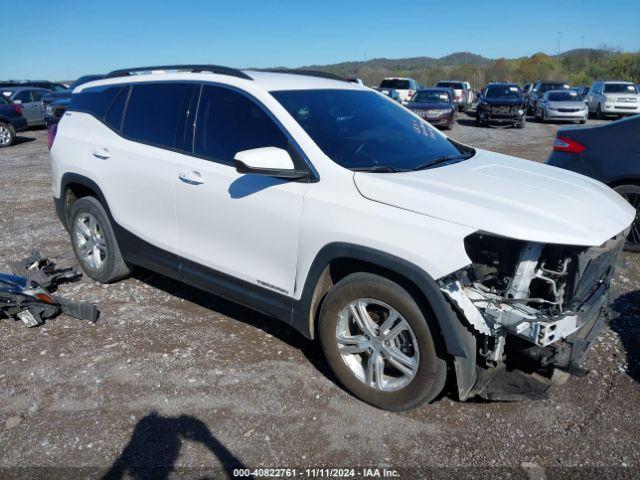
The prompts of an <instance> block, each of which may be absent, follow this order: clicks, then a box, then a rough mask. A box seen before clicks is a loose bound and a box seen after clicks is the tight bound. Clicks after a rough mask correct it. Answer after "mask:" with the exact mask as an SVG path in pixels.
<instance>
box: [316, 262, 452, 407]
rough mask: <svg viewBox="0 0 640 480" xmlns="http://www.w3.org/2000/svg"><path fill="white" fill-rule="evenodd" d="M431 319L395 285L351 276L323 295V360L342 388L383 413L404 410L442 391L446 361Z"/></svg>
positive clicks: (375, 277) (360, 275)
mask: <svg viewBox="0 0 640 480" xmlns="http://www.w3.org/2000/svg"><path fill="white" fill-rule="evenodd" d="M433 324H434V322H433V319H432V318H430V317H429V316H428V314H427V316H425V313H424V312H423V311H422V309H421V308H420V307H419V306H418V304H417V303H416V301H415V300H414V299H413V297H412V296H411V295H410V294H409V293H408V292H407V291H406V290H405V289H404V288H402V287H401V286H399V285H398V284H396V283H394V282H392V281H390V280H388V279H386V278H384V277H381V276H378V275H374V274H370V273H354V274H351V275H348V276H347V277H345V278H344V279H342V280H341V281H340V282H338V283H337V284H336V285H335V286H334V287H333V288H332V289H331V290H330V291H329V293H328V294H327V297H326V298H325V300H324V302H323V305H322V309H321V311H320V323H319V333H320V341H321V343H322V349H323V351H324V354H325V357H326V359H327V362H328V363H329V365H330V366H331V369H332V370H333V372H334V373H335V375H336V377H337V378H338V380H339V381H340V383H342V385H344V387H345V388H346V389H347V390H348V391H349V392H351V393H352V394H353V395H355V396H356V397H358V398H360V399H361V400H363V401H365V402H367V403H369V404H371V405H374V406H376V407H379V408H383V409H385V410H393V411H400V410H408V409H411V408H415V407H417V406H418V405H420V404H421V403H423V402H430V401H432V400H433V399H434V398H435V397H436V396H437V395H438V394H439V393H440V392H441V391H442V389H443V388H444V384H445V381H446V371H447V365H446V362H445V360H444V358H443V356H442V354H441V353H440V346H439V341H438V338H437V337H436V335H437V332H438V331H439V330H438V329H437V328H436V327H434V326H433Z"/></svg>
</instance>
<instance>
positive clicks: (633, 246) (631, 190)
mask: <svg viewBox="0 0 640 480" xmlns="http://www.w3.org/2000/svg"><path fill="white" fill-rule="evenodd" d="M614 190H615V191H616V192H618V193H619V194H620V195H622V196H623V197H624V199H625V200H627V201H628V202H629V203H630V204H631V205H632V206H633V207H635V209H636V218H635V220H634V221H633V224H632V225H631V231H630V232H629V236H628V237H627V241H626V242H625V244H624V249H625V250H626V251H628V252H636V253H637V252H640V186H638V185H619V186H617V187H615V188H614Z"/></svg>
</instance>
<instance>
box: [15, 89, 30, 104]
mask: <svg viewBox="0 0 640 480" xmlns="http://www.w3.org/2000/svg"><path fill="white" fill-rule="evenodd" d="M13 99H14V100H20V101H21V102H22V103H28V102H30V101H31V92H30V91H29V90H22V91H21V92H18V94H17V95H16V96H15V97H13Z"/></svg>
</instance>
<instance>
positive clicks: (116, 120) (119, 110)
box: [104, 87, 129, 132]
mask: <svg viewBox="0 0 640 480" xmlns="http://www.w3.org/2000/svg"><path fill="white" fill-rule="evenodd" d="M128 96H129V87H125V88H123V89H121V90H120V91H119V92H118V94H117V95H116V98H115V99H114V100H113V102H112V103H111V107H109V110H108V111H107V114H106V115H105V116H104V122H105V123H106V124H107V125H109V127H111V128H112V129H113V130H115V131H116V132H119V131H120V128H121V127H122V115H123V114H124V107H125V105H126V104H127V97H128Z"/></svg>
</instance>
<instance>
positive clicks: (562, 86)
mask: <svg viewBox="0 0 640 480" xmlns="http://www.w3.org/2000/svg"><path fill="white" fill-rule="evenodd" d="M568 89H569V85H567V84H566V83H543V84H542V85H540V89H539V92H540V93H544V92H548V91H549V90H568Z"/></svg>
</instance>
